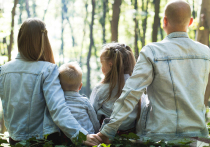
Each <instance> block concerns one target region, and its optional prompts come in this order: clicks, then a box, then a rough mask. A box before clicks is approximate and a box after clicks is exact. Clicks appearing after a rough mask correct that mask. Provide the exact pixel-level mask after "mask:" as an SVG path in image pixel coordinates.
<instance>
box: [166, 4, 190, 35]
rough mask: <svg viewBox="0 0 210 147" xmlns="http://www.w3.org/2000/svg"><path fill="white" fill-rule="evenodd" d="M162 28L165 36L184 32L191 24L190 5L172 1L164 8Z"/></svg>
mask: <svg viewBox="0 0 210 147" xmlns="http://www.w3.org/2000/svg"><path fill="white" fill-rule="evenodd" d="M164 13H165V15H164V20H163V28H164V30H165V31H166V33H167V34H170V33H172V32H178V31H180V32H186V31H187V28H188V27H189V26H190V25H191V24H192V22H193V18H191V8H190V5H189V4H188V3H187V2H185V1H183V0H172V1H171V2H169V3H168V4H167V5H166V6H165V12H164Z"/></svg>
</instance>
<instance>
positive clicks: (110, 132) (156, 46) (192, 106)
mask: <svg viewBox="0 0 210 147" xmlns="http://www.w3.org/2000/svg"><path fill="white" fill-rule="evenodd" d="M209 72H210V49H209V48H208V47H207V46H205V45H203V44H201V43H198V42H195V41H193V40H191V39H189V38H188V35H187V33H186V32H173V33H171V34H169V35H168V36H167V37H166V38H165V39H164V40H163V41H161V42H157V43H151V44H148V45H146V46H145V47H144V48H143V49H142V50H141V52H140V56H139V58H138V61H137V63H136V65H135V67H134V72H133V74H132V76H131V77H130V78H129V79H128V80H127V81H126V83H125V86H124V88H123V92H122V94H121V96H120V98H119V99H117V101H116V102H115V104H114V110H113V113H112V115H111V117H110V118H111V120H110V121H107V124H105V125H104V126H103V129H102V130H101V133H102V134H104V135H106V136H108V137H109V138H113V137H114V136H115V134H116V131H117V130H118V128H119V126H120V125H121V123H122V122H123V121H124V120H125V119H126V118H127V117H128V116H129V115H130V113H131V112H132V111H133V109H134V108H135V106H136V105H137V103H138V101H139V99H140V98H141V95H142V94H143V91H144V89H145V88H147V94H148V98H149V101H150V103H145V105H144V106H143V108H142V109H143V112H142V115H141V118H140V119H139V121H138V123H137V126H136V127H137V135H138V136H140V137H141V138H147V139H152V140H154V141H158V140H160V139H164V140H173V139H179V138H183V137H196V136H202V137H207V136H208V130H207V127H206V124H205V105H204V93H205V90H206V85H207V82H208V75H209Z"/></svg>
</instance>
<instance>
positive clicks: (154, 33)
mask: <svg viewBox="0 0 210 147" xmlns="http://www.w3.org/2000/svg"><path fill="white" fill-rule="evenodd" d="M153 2H154V5H155V17H154V23H153V31H152V42H157V35H158V27H159V22H160V17H159V12H160V0H154V1H153Z"/></svg>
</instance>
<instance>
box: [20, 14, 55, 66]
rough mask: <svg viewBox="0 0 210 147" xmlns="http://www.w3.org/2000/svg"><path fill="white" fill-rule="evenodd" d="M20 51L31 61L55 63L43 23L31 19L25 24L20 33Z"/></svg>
mask: <svg viewBox="0 0 210 147" xmlns="http://www.w3.org/2000/svg"><path fill="white" fill-rule="evenodd" d="M18 51H19V52H20V54H21V55H23V56H24V57H25V58H26V59H27V60H29V61H48V62H51V63H55V61H54V57H53V52H52V49H51V45H50V42H49V39H48V36H47V30H46V28H45V23H44V22H43V21H41V20H39V19H37V18H29V19H27V20H26V21H24V22H23V24H22V25H21V27H20V30H19V33H18Z"/></svg>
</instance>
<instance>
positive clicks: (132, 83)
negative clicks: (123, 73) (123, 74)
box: [100, 46, 154, 139]
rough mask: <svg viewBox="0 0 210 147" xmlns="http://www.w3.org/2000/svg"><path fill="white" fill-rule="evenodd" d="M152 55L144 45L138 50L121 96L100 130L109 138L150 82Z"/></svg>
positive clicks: (112, 136)
mask: <svg viewBox="0 0 210 147" xmlns="http://www.w3.org/2000/svg"><path fill="white" fill-rule="evenodd" d="M149 56H150V57H149ZM152 57H153V54H152V51H151V49H150V48H149V47H148V46H145V47H144V48H143V49H142V51H141V52H140V55H139V58H138V61H137V63H136V65H135V67H134V72H133V74H132V76H131V77H130V78H129V79H128V80H127V81H126V83H125V86H124V88H123V92H122V94H121V96H120V97H119V98H118V99H117V100H116V102H115V103H114V110H113V112H112V114H111V117H110V120H107V121H104V123H105V124H103V126H102V129H101V131H100V132H101V133H102V134H104V135H105V136H107V137H109V138H110V139H112V138H114V136H115V134H116V132H117V130H118V128H119V126H120V125H121V124H122V122H123V121H124V120H125V119H126V118H127V117H128V115H129V114H130V113H131V112H132V111H133V109H134V108H135V106H136V105H137V104H138V102H139V100H140V98H141V95H142V94H143V92H144V90H145V88H147V87H148V86H149V85H150V84H151V83H152V81H153V77H154V75H153V65H152ZM106 123H107V124H106Z"/></svg>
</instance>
